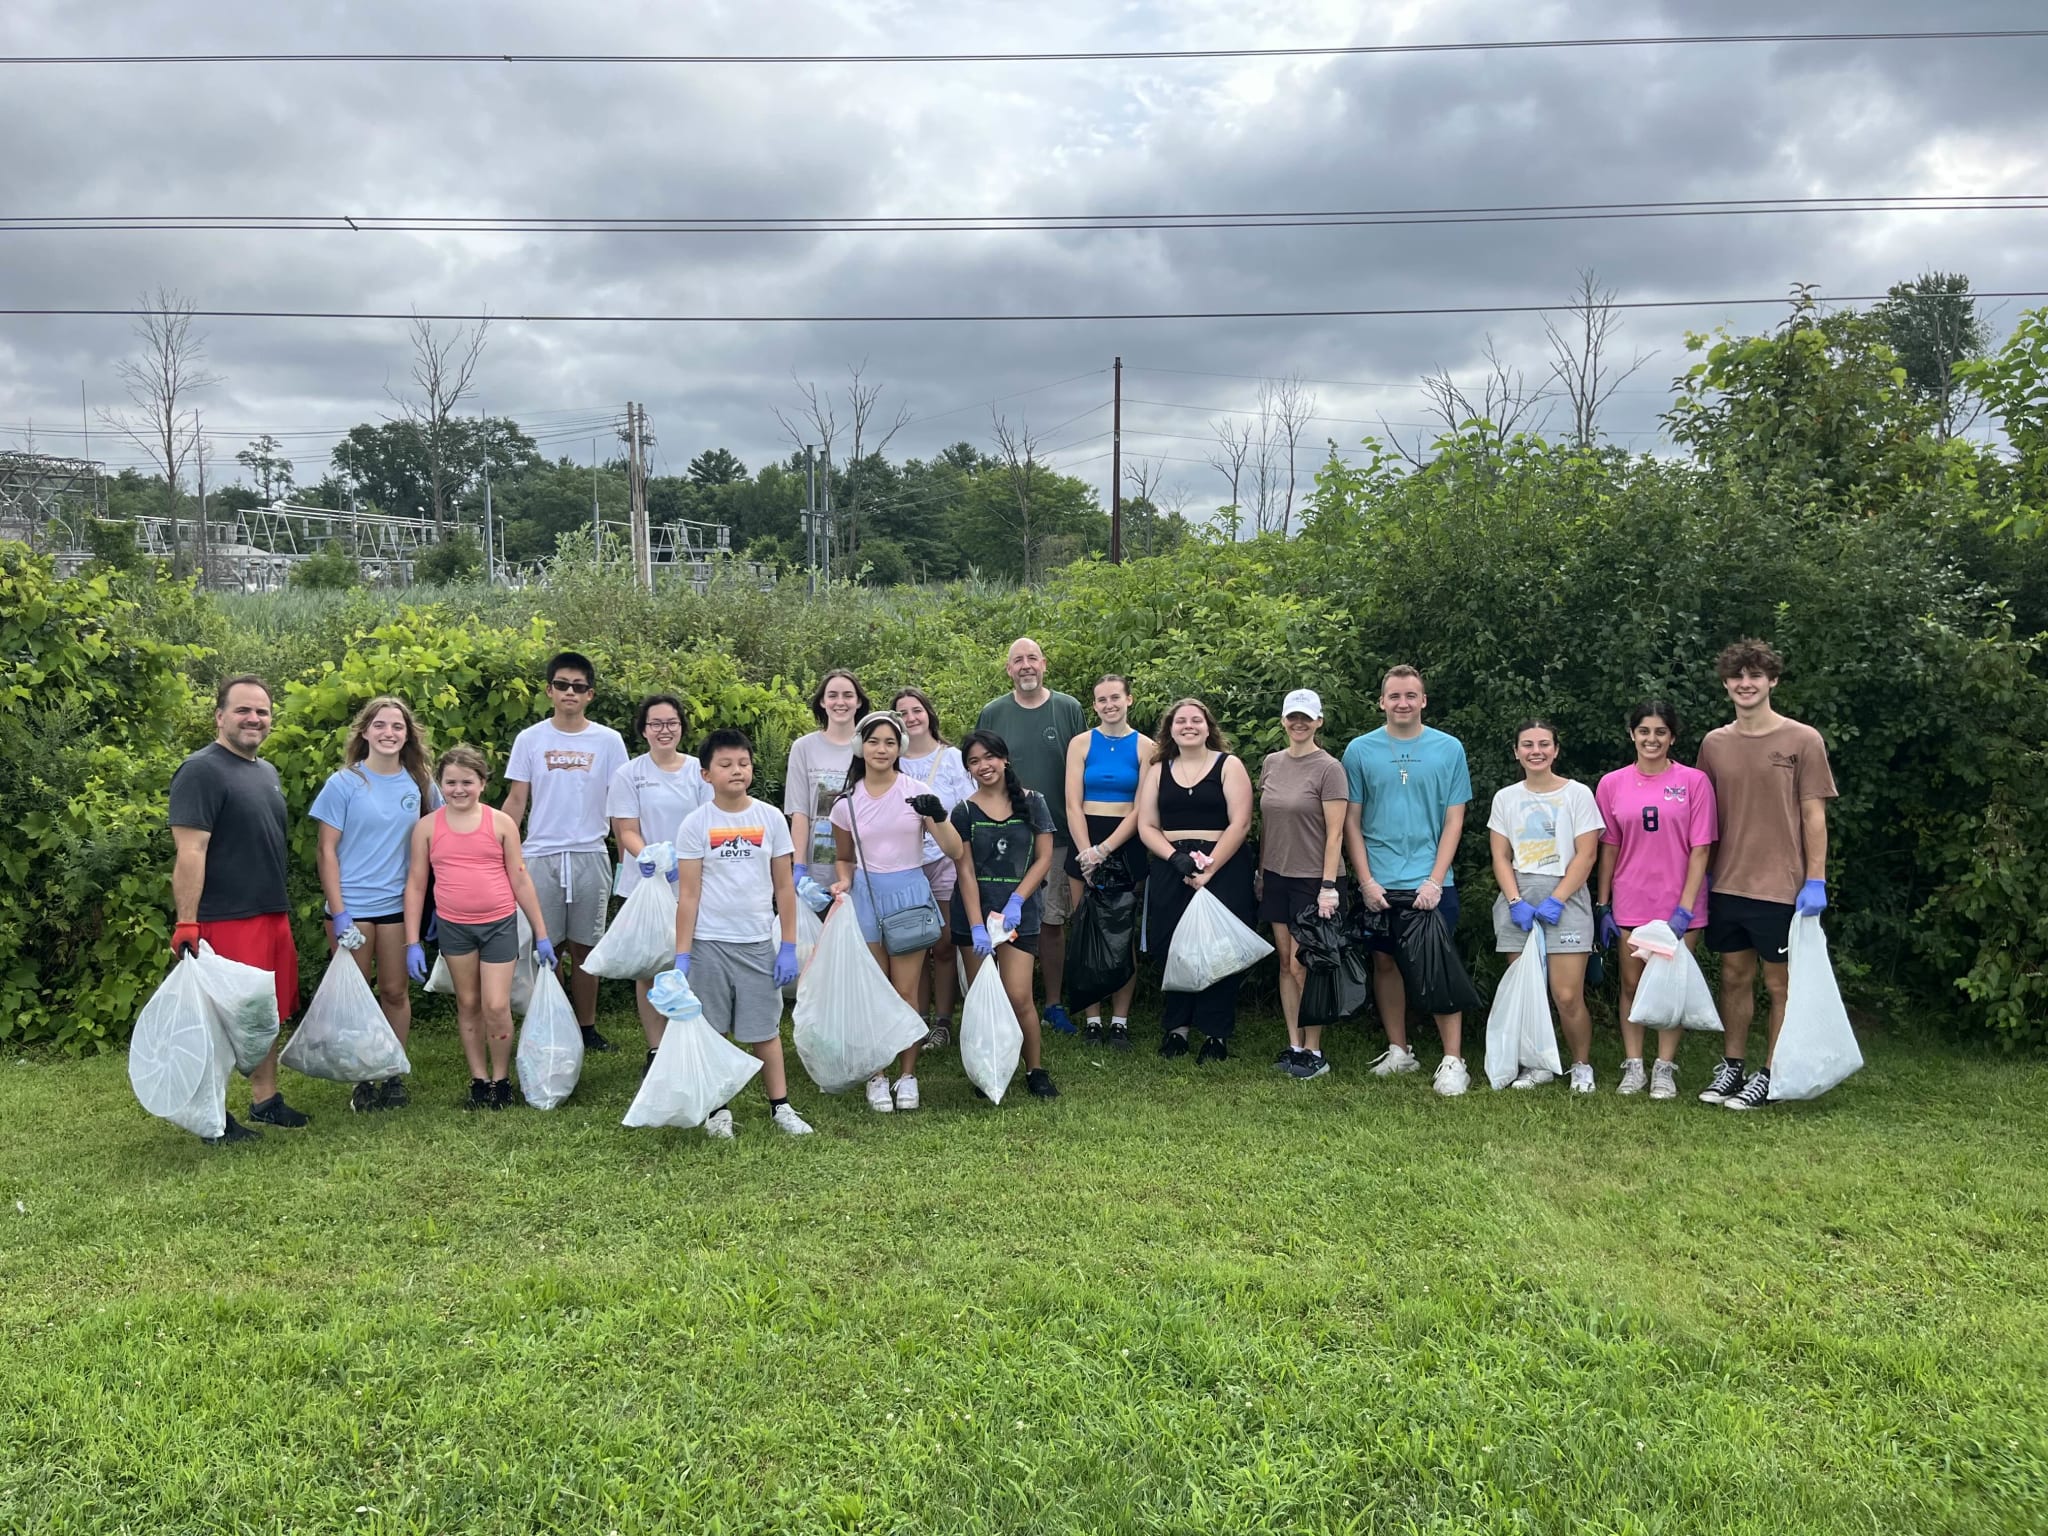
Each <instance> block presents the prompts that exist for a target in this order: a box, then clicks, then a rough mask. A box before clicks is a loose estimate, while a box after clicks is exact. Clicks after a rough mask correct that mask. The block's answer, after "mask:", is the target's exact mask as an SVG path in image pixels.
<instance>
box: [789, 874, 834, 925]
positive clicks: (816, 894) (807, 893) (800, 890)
mask: <svg viewBox="0 0 2048 1536" xmlns="http://www.w3.org/2000/svg"><path fill="white" fill-rule="evenodd" d="M796 899H797V900H798V901H800V902H802V903H803V904H804V905H805V906H807V907H809V908H810V909H811V910H812V911H813V912H815V913H817V914H818V915H819V916H821V917H822V916H823V915H824V912H825V909H826V908H827V907H829V906H831V905H832V893H831V892H830V891H828V890H826V889H825V887H823V886H822V885H820V884H818V882H817V881H815V880H813V879H812V878H811V877H810V876H809V875H805V876H804V877H803V879H801V880H799V881H798V882H797V887H796Z"/></svg>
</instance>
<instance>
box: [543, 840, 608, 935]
mask: <svg viewBox="0 0 2048 1536" xmlns="http://www.w3.org/2000/svg"><path fill="white" fill-rule="evenodd" d="M526 872H527V873H528V874H530V875H532V876H533V889H534V891H535V893H536V894H537V895H538V896H539V897H540V920H541V922H542V923H543V924H544V925H545V926H546V928H547V935H546V937H547V938H548V940H549V941H550V942H552V943H553V944H555V945H557V946H560V945H561V944H562V943H564V942H565V941H566V942H567V943H570V944H582V945H585V946H588V945H593V944H595V943H596V942H597V941H598V940H599V939H601V938H603V937H604V926H605V921H606V919H607V918H608V917H609V916H610V913H611V899H612V861H611V859H610V857H609V856H608V855H606V854H602V853H543V854H540V855H538V856H536V857H533V858H529V859H528V860H527V861H526Z"/></svg>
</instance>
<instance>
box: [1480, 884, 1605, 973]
mask: <svg viewBox="0 0 2048 1536" xmlns="http://www.w3.org/2000/svg"><path fill="white" fill-rule="evenodd" d="M1561 878H1562V877H1561V876H1558V875H1521V874H1518V875H1516V876H1515V884H1517V885H1519V886H1520V887H1521V888H1522V900H1524V901H1526V902H1527V903H1529V905H1530V906H1532V907H1540V906H1542V905H1543V900H1544V898H1545V897H1546V896H1548V895H1549V894H1550V893H1551V892H1552V891H1554V890H1556V889H1557V886H1558V881H1559V880H1560V879H1561ZM1537 926H1538V927H1540V928H1543V948H1544V950H1545V951H1546V952H1548V953H1550V954H1554V955H1585V954H1591V953H1592V950H1593V898H1592V896H1590V895H1589V894H1588V893H1587V891H1586V888H1585V887H1584V886H1583V885H1582V886H1580V887H1579V888H1578V889H1577V890H1576V891H1574V892H1573V893H1572V898H1571V900H1569V901H1567V902H1566V903H1565V904H1564V916H1563V917H1560V918H1559V919H1558V920H1557V921H1556V922H1555V923H1552V924H1550V925H1549V926H1548V927H1544V926H1543V925H1542V924H1540V923H1539V924H1537ZM1528 942H1529V935H1527V934H1526V933H1524V932H1522V930H1521V929H1519V928H1517V927H1516V926H1515V924H1514V919H1512V918H1511V917H1509V916H1508V899H1507V897H1505V896H1496V897H1494V898H1493V948H1494V953H1496V954H1501V955H1519V954H1520V953H1521V952H1522V950H1523V948H1524V947H1525V946H1526V945H1527V944H1528Z"/></svg>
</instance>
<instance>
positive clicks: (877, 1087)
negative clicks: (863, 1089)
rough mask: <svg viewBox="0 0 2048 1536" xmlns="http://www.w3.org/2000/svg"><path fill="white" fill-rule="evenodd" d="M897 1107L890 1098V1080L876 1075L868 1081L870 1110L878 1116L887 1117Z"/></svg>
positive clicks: (878, 1074)
mask: <svg viewBox="0 0 2048 1536" xmlns="http://www.w3.org/2000/svg"><path fill="white" fill-rule="evenodd" d="M895 1107H896V1105H895V1103H894V1101H893V1100H891V1099H890V1097H889V1079H888V1078H886V1077H884V1076H882V1075H881V1074H880V1073H879V1072H878V1073H876V1074H875V1075H874V1076H873V1077H871V1078H869V1079H868V1108H869V1109H872V1110H873V1111H874V1112H875V1113H876V1114H878V1115H886V1114H888V1113H889V1111H890V1110H892V1109H894V1108H895Z"/></svg>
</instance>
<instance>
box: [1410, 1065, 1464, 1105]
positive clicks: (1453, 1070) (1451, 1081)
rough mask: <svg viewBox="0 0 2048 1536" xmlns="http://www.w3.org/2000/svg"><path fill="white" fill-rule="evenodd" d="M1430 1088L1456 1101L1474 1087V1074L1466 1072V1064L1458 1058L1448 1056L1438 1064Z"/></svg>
mask: <svg viewBox="0 0 2048 1536" xmlns="http://www.w3.org/2000/svg"><path fill="white" fill-rule="evenodd" d="M1410 1070H1413V1069H1412V1068H1411V1069H1410ZM1430 1086H1431V1087H1433V1088H1434V1089H1436V1091H1437V1092H1438V1093H1440V1094H1442V1095H1443V1096H1444V1097H1445V1098H1447V1099H1455V1098H1457V1097H1458V1095H1459V1094H1461V1093H1463V1092H1464V1091H1465V1090H1466V1089H1467V1088H1470V1087H1471V1086H1472V1074H1471V1073H1470V1072H1467V1071H1466V1070H1465V1063H1464V1062H1463V1061H1462V1060H1460V1059H1459V1058H1458V1057H1456V1056H1446V1057H1445V1058H1444V1059H1443V1060H1442V1061H1440V1062H1438V1063H1437V1064H1436V1077H1435V1079H1434V1081H1432V1082H1431V1084H1430Z"/></svg>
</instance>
